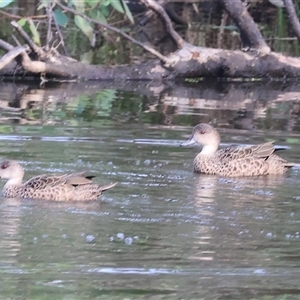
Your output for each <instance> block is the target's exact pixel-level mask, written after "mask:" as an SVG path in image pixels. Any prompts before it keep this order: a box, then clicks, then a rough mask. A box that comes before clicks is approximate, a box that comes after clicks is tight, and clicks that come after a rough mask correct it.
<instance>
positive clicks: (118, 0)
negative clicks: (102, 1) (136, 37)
mask: <svg viewBox="0 0 300 300" xmlns="http://www.w3.org/2000/svg"><path fill="white" fill-rule="evenodd" d="M110 4H111V6H112V7H113V8H114V9H115V10H117V11H118V12H120V13H122V14H125V15H126V17H127V18H128V19H129V20H130V22H131V23H132V24H134V19H133V16H132V14H131V11H130V10H129V8H128V6H127V4H126V2H125V1H123V0H115V1H111V3H110Z"/></svg>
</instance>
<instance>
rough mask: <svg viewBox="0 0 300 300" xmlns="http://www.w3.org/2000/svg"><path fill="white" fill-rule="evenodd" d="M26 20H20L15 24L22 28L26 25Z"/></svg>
mask: <svg viewBox="0 0 300 300" xmlns="http://www.w3.org/2000/svg"><path fill="white" fill-rule="evenodd" d="M26 22H27V20H26V19H25V18H22V19H20V20H19V21H18V22H17V23H18V24H19V25H20V26H21V27H23V26H24V25H25V24H26Z"/></svg>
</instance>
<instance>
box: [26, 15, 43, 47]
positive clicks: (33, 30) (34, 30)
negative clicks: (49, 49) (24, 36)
mask: <svg viewBox="0 0 300 300" xmlns="http://www.w3.org/2000/svg"><path fill="white" fill-rule="evenodd" d="M27 22H28V23H29V29H30V31H31V34H32V39H33V41H34V42H35V43H36V44H37V45H38V46H40V45H41V40H40V34H39V32H38V31H37V28H36V26H35V24H34V22H33V21H32V19H30V18H27Z"/></svg>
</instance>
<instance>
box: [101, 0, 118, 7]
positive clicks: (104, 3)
mask: <svg viewBox="0 0 300 300" xmlns="http://www.w3.org/2000/svg"><path fill="white" fill-rule="evenodd" d="M113 1H115V0H102V1H101V5H103V6H108V5H110V4H111V2H113ZM117 1H118V0H117Z"/></svg>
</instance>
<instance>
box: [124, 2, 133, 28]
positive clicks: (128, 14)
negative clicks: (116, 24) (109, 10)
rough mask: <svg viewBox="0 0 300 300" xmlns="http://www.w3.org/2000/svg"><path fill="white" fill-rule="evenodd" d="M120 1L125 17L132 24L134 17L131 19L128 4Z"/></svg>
mask: <svg viewBox="0 0 300 300" xmlns="http://www.w3.org/2000/svg"><path fill="white" fill-rule="evenodd" d="M121 1H122V2H123V6H124V9H125V15H126V17H127V18H128V19H129V20H130V22H131V23H132V24H134V19H133V16H132V14H131V11H130V9H129V7H128V5H127V4H126V2H125V1H124V0H121Z"/></svg>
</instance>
